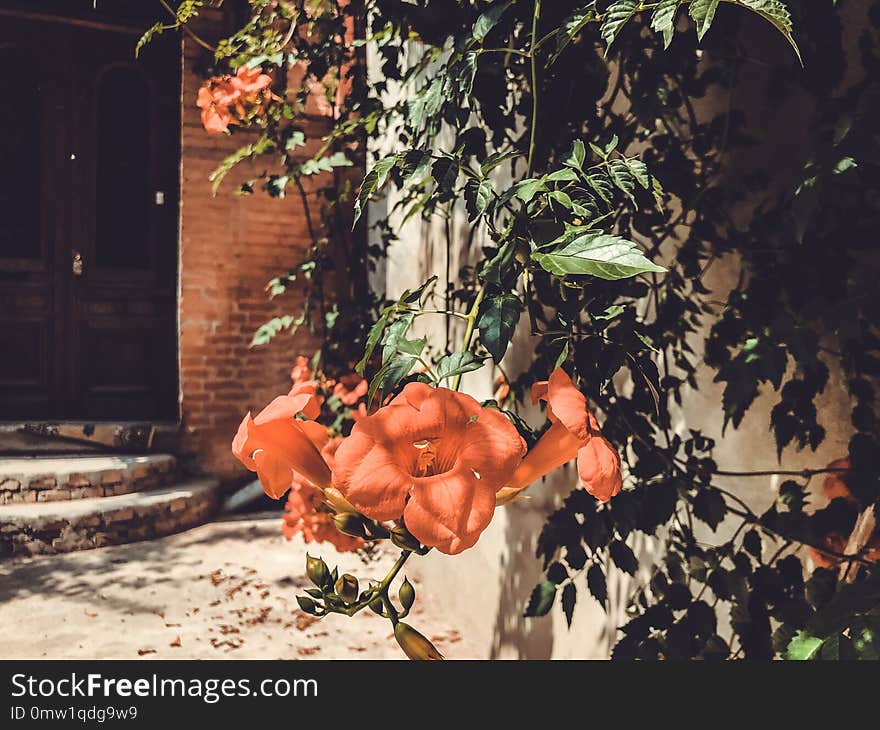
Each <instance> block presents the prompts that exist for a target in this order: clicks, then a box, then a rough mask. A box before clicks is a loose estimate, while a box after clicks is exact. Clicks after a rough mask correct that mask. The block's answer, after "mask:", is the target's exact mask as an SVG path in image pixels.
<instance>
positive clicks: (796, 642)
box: [785, 631, 822, 661]
mask: <svg viewBox="0 0 880 730" xmlns="http://www.w3.org/2000/svg"><path fill="white" fill-rule="evenodd" d="M821 646H822V639H819V638H817V637H815V636H810V635H809V634H807V633H804V632H803V631H798V633H797V635H796V636H794V637H793V638H792V640H791V641H790V642H789V644H788V649H787V650H786V652H785V658H786V659H792V660H794V661H806V660H808V659H813V658H814V657H815V656H816V653H817V652H818V651H819V649H820V647H821Z"/></svg>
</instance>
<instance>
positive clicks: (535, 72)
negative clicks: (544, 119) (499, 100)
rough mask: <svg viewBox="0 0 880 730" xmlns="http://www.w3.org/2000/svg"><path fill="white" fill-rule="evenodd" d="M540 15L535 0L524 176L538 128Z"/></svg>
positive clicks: (528, 169) (529, 166) (529, 168)
mask: <svg viewBox="0 0 880 730" xmlns="http://www.w3.org/2000/svg"><path fill="white" fill-rule="evenodd" d="M540 17H541V0H535V12H534V13H533V14H532V40H531V45H530V47H529V62H530V65H531V67H532V123H531V129H530V130H529V160H528V163H527V167H526V177H527V178H530V177H531V176H532V167H533V164H534V157H535V134H536V132H537V129H538V63H537V61H536V60H535V48H537V43H538V19H539V18H540Z"/></svg>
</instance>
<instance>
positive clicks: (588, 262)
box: [532, 230, 666, 281]
mask: <svg viewBox="0 0 880 730" xmlns="http://www.w3.org/2000/svg"><path fill="white" fill-rule="evenodd" d="M532 260H533V261H535V263H537V264H538V265H539V266H540V267H541V268H542V269H544V270H545V271H549V272H550V273H551V274H555V275H557V276H565V275H567V274H575V275H589V276H595V277H597V278H599V279H606V280H609V281H614V280H616V279H627V278H629V277H631V276H636V275H637V274H641V273H645V272H648V271H654V272H657V273H662V272H664V271H666V269H664V268H663V267H662V266H657V265H656V264H654V263H651V262H650V261H649V260H648V259H647V258H645V256H644V254H643V253H642V252H641V251H640V250H639V249H638V247H637V246H636V244H635V243H633V242H632V241H627V240H626V239H625V238H621V237H620V236H612V235H610V234H606V233H603V232H602V231H599V230H595V231H588V232H587V233H586V234H584V235H582V236H579V237H578V238H576V239H574V240H573V241H571V242H570V243H568V244H567V245H565V246H563V247H562V248H560V249H558V250H556V251H552V252H550V253H536V252H533V253H532Z"/></svg>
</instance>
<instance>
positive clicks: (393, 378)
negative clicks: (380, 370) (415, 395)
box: [381, 357, 416, 393]
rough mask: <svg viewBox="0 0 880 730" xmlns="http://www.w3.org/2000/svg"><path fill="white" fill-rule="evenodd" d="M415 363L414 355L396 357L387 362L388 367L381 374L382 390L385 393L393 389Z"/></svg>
mask: <svg viewBox="0 0 880 730" xmlns="http://www.w3.org/2000/svg"><path fill="white" fill-rule="evenodd" d="M415 363H416V359H415V358H414V357H396V358H394V359H393V360H391V361H390V362H389V363H388V368H387V369H386V370H385V373H384V374H383V375H382V383H381V388H382V391H383V392H385V393H387V392H389V391H391V390H394V388H395V387H396V386H397V384H398V383H399V382H400V381H401V380H403V379H404V378H405V377H406V376H407V375H409V371H410V370H412V368H413V365H415Z"/></svg>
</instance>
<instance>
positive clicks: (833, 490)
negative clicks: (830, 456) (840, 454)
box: [822, 457, 856, 502]
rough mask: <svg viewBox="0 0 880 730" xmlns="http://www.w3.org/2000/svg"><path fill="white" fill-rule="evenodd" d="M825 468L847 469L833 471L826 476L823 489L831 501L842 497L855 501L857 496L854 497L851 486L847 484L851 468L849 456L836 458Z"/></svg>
mask: <svg viewBox="0 0 880 730" xmlns="http://www.w3.org/2000/svg"><path fill="white" fill-rule="evenodd" d="M825 468H826V469H845V470H846V471H836V472H831V473H829V474H828V475H827V476H826V477H825V481H824V482H822V491H823V492H825V496H826V497H828V499H829V501H830V500H832V499H837V498H838V497H840V498H843V499H845V500H846V501H847V502H855V501H856V498H855V497H853V495H852V492H850V491H849V486H848V485H847V479H848V478H849V469H850V468H851V467H850V463H849V458H848V457H844V458H842V459H835V460H834V461H832V462H831V463H830V464H829V465H828V466H826V467H825Z"/></svg>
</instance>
